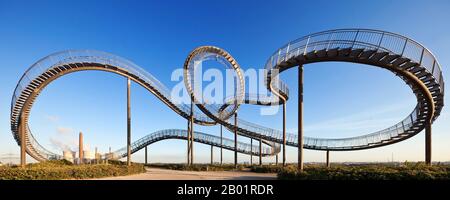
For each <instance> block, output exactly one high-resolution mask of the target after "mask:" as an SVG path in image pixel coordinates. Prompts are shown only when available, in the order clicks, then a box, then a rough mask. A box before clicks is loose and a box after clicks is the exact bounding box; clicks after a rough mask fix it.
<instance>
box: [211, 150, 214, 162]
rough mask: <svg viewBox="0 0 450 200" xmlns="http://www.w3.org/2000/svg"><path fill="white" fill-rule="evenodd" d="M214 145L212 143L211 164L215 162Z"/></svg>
mask: <svg viewBox="0 0 450 200" xmlns="http://www.w3.org/2000/svg"><path fill="white" fill-rule="evenodd" d="M213 148H214V146H213V145H211V165H212V164H214V149H213Z"/></svg>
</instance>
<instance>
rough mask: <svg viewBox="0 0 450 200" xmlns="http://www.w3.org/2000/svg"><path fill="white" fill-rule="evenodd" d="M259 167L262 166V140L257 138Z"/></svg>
mask: <svg viewBox="0 0 450 200" xmlns="http://www.w3.org/2000/svg"><path fill="white" fill-rule="evenodd" d="M259 165H262V138H259Z"/></svg>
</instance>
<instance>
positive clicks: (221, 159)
mask: <svg viewBox="0 0 450 200" xmlns="http://www.w3.org/2000/svg"><path fill="white" fill-rule="evenodd" d="M222 163H223V132H222V125H220V164H221V165H222Z"/></svg>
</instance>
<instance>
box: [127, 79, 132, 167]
mask: <svg viewBox="0 0 450 200" xmlns="http://www.w3.org/2000/svg"><path fill="white" fill-rule="evenodd" d="M130 98H131V80H130V78H128V80H127V165H128V166H130V165H131V107H130V104H131V102H130V100H131V99H130Z"/></svg>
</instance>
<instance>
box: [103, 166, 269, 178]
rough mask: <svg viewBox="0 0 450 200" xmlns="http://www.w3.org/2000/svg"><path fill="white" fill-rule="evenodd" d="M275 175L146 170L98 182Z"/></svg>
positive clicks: (264, 175) (238, 172) (264, 174)
mask: <svg viewBox="0 0 450 200" xmlns="http://www.w3.org/2000/svg"><path fill="white" fill-rule="evenodd" d="M276 178H277V175H276V174H275V173H255V172H241V171H209V172H206V171H203V172H197V171H179V170H168V169H159V168H147V172H146V173H142V174H136V175H131V176H118V177H108V178H100V179H98V180H275V179H276Z"/></svg>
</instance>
